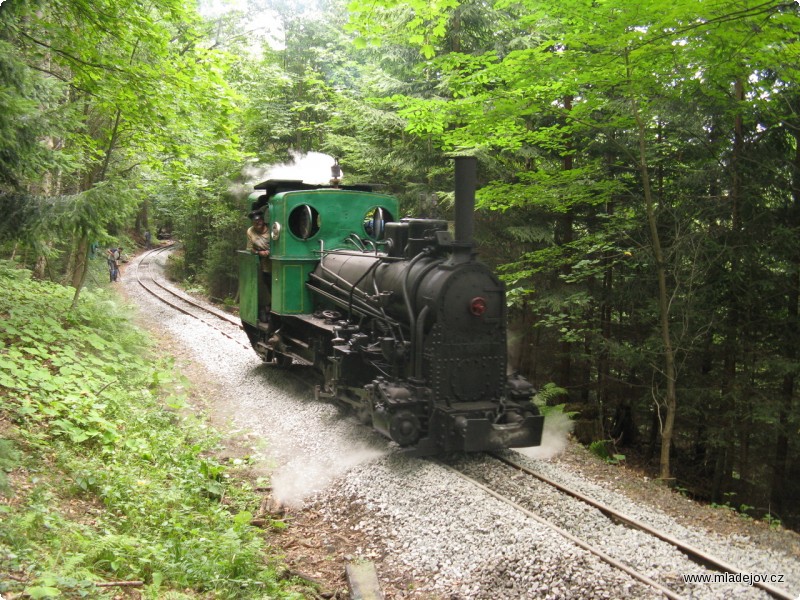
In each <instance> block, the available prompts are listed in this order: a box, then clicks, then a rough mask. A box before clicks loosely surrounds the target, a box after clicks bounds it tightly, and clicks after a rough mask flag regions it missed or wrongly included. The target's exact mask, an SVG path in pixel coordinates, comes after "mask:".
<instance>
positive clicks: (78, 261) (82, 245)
mask: <svg viewBox="0 0 800 600" xmlns="http://www.w3.org/2000/svg"><path fill="white" fill-rule="evenodd" d="M88 273H89V239H88V238H87V237H86V236H85V235H84V236H82V237H81V239H80V240H78V243H77V245H76V248H75V266H74V269H73V271H72V287H74V288H75V295H74V296H72V305H71V306H70V310H73V309H74V308H75V307H76V306H77V305H78V299H79V298H80V295H81V290H82V289H83V284H84V283H86V275H87V274H88Z"/></svg>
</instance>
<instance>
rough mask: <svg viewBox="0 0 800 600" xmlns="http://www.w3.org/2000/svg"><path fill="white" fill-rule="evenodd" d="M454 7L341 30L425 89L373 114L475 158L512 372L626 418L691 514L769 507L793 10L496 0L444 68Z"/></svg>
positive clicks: (787, 296)
mask: <svg viewBox="0 0 800 600" xmlns="http://www.w3.org/2000/svg"><path fill="white" fill-rule="evenodd" d="M469 5H470V3H468V2H467V3H463V4H462V3H458V5H457V6H456V4H455V3H450V4H448V3H443V4H436V3H435V4H430V5H428V6H427V7H418V6H410V7H409V6H407V7H406V8H407V11H408V12H407V13H405V14H406V15H407V17H406V18H405V20H403V19H399V18H398V14H399V11H401V7H400V6H399V4H398V3H394V2H391V1H389V2H378V3H374V2H369V3H366V2H365V3H359V2H356V3H354V4H353V5H351V6H352V8H353V15H354V23H353V28H354V29H355V30H356V31H358V32H359V33H360V35H361V36H362V38H363V40H364V42H365V45H367V44H368V43H373V42H377V41H379V40H387V42H388V43H389V44H396V43H398V39H400V38H404V39H405V41H406V44H407V45H408V46H409V47H412V48H416V49H417V50H418V51H419V52H420V54H421V56H422V57H423V58H424V59H426V60H425V61H423V62H420V66H419V67H418V68H419V69H420V72H424V71H425V70H430V71H432V72H435V73H436V74H437V77H438V78H439V80H440V81H441V85H439V86H438V87H437V89H436V92H435V93H413V92H411V93H409V92H406V93H404V94H403V95H396V96H395V97H394V101H395V103H396V105H397V106H398V114H399V115H400V116H401V117H403V118H404V119H406V120H407V122H408V131H409V132H411V133H413V134H415V135H418V136H420V137H425V138H427V139H432V140H433V142H434V143H435V144H436V145H437V146H438V147H439V148H441V149H442V150H445V151H452V150H458V149H459V148H471V149H474V151H475V152H476V153H477V154H478V155H479V156H480V157H481V161H482V164H483V165H484V168H485V171H486V175H485V176H486V178H487V180H488V185H485V186H484V187H483V189H482V190H481V192H480V193H479V205H480V206H482V207H484V208H485V209H488V210H490V211H496V212H499V213H502V215H503V218H502V219H494V218H490V219H488V223H489V225H490V226H491V227H492V228H493V229H492V230H493V231H494V232H496V234H499V233H500V232H502V235H495V236H494V237H495V238H497V237H502V238H505V239H506V240H509V242H510V243H508V244H507V247H506V248H505V250H504V252H505V254H501V255H496V256H495V257H494V258H495V259H498V260H500V261H502V262H505V263H506V266H505V267H503V272H504V273H505V278H506V280H507V282H508V283H509V286H510V294H509V296H510V299H511V301H512V302H513V303H514V304H515V306H517V307H519V309H520V310H519V311H518V312H517V315H518V319H519V321H520V323H521V324H522V325H523V326H524V327H525V328H526V330H525V331H524V333H525V336H524V337H523V338H522V340H521V346H522V350H521V351H520V353H519V356H520V357H521V358H522V359H524V360H523V362H522V363H521V366H523V367H525V370H527V372H528V373H529V374H531V375H532V376H533V377H534V378H535V379H537V380H541V381H551V380H555V381H556V382H557V383H558V384H559V385H561V386H563V387H565V388H567V389H568V390H570V393H571V396H572V398H573V399H574V400H580V401H582V402H583V404H584V412H586V413H587V414H599V415H600V418H601V419H602V420H603V422H604V423H605V424H606V427H607V430H609V431H610V432H611V433H613V434H614V435H615V436H617V435H622V433H623V432H626V431H627V433H628V435H629V436H633V435H634V434H635V432H636V431H637V428H636V427H631V426H630V421H631V418H634V419H635V421H636V422H637V423H639V424H642V417H645V423H644V425H646V427H640V428H639V431H644V432H647V431H648V430H649V432H650V436H651V437H650V440H649V443H650V446H651V447H653V445H654V444H655V442H656V440H657V439H659V440H660V443H661V458H660V462H661V475H662V476H663V477H665V478H667V477H670V476H672V474H673V470H674V467H673V464H672V462H671V460H672V458H673V457H675V456H677V457H678V464H679V467H678V472H679V474H680V476H681V477H688V478H691V480H692V481H693V482H694V483H695V485H697V486H698V491H699V492H700V493H701V494H703V495H707V496H712V497H719V495H720V493H721V491H722V490H723V489H725V490H731V489H736V490H737V491H740V492H741V493H748V494H753V495H754V496H755V497H757V504H758V506H760V507H761V508H762V509H763V510H766V509H767V507H768V506H772V507H773V508H774V507H775V506H776V505H780V506H782V508H783V510H788V507H787V504H786V500H787V499H788V498H789V497H790V494H789V491H788V487H787V486H786V485H784V484H778V479H783V480H785V474H787V473H789V472H795V471H796V470H797V468H798V466H797V457H798V453H799V452H800V449H798V448H797V447H796V446H795V445H794V444H793V442H791V436H792V435H796V433H797V430H798V399H797V382H796V377H797V370H798V363H797V354H796V351H795V350H793V349H792V348H793V347H796V345H797V342H798V338H797V332H798V329H797V302H798V296H797V291H796V289H797V286H796V281H797V273H798V264H797V260H796V257H797V244H796V240H797V239H798V238H797V234H798V229H797V227H798V221H797V218H796V214H797V213H796V206H797V198H798V194H797V173H798V171H797V169H798V165H800V163H798V161H797V156H798V154H797V147H798V146H797V134H796V129H795V126H796V121H797V103H796V101H795V99H796V97H797V85H798V77H797V75H798V73H797V65H798V64H799V63H798V61H797V57H798V49H799V46H798V38H797V31H800V20H799V17H800V15H799V14H798V11H799V10H800V9H799V8H798V6H797V4H796V3H785V2H778V1H766V2H759V3H754V4H752V5H746V6H743V5H741V4H740V3H737V2H728V1H725V0H720V1H706V2H700V3H698V2H682V1H679V2H672V3H669V4H664V3H649V4H641V3H634V2H630V1H626V0H612V1H609V2H602V3H585V2H578V1H576V2H570V1H568V2H557V3H556V2H544V3H543V2H539V1H536V2H525V1H522V2H510V1H508V2H506V1H501V2H496V3H494V5H493V7H492V8H491V9H489V8H487V9H486V12H488V11H490V10H491V11H496V12H497V13H500V14H503V15H504V16H505V18H504V19H496V22H498V23H503V27H500V28H498V29H497V31H496V39H495V41H494V42H493V44H492V45H491V46H490V45H489V44H485V43H484V44H483V45H480V44H478V45H476V46H474V47H469V48H468V49H466V51H464V50H462V51H457V52H454V51H453V50H454V48H455V47H456V46H454V45H453V44H452V43H450V42H448V40H447V38H448V35H451V36H452V35H453V33H454V32H462V31H463V21H462V18H461V10H462V9H463V8H464V7H465V6H469ZM408 15H410V17H409V16H408ZM442 24H446V26H445V27H441V25H442ZM790 239H791V240H794V243H792V242H789V240H790ZM514 242H516V243H514ZM787 243H788V245H787ZM790 246H791V248H792V249H791V250H789V247H790ZM494 248H495V250H502V248H503V246H499V247H498V246H495V247H494ZM767 299H772V301H769V300H767ZM790 340H791V341H790ZM778 365H780V366H778ZM587 403H589V404H594V405H596V407H594V408H591V409H589V408H588V407H586V404H587ZM598 409H599V410H598ZM615 421H616V422H615ZM626 422H627V423H628V425H626ZM673 423H674V427H673ZM732 432H735V433H734V434H733V435H732ZM776 432H777V434H778V438H779V440H778V442H777V444H776V443H775V433H776ZM587 441H590V440H587ZM628 441H630V440H628ZM672 444H677V448H674V447H671V445H672ZM792 469H794V470H795V471H792ZM771 473H772V474H771ZM775 473H782V474H783V476H782V477H778V476H776V475H774V474H775ZM703 481H711V482H713V483H712V484H711V485H709V486H708V487H706V486H704V485H703V484H701V482H703ZM755 482H758V483H755ZM759 486H760V491H756V490H755V489H754V488H758V487H759ZM770 487H772V494H770ZM776 488H780V489H779V490H777V493H776ZM759 494H760V495H759ZM779 497H780V498H783V500H779V499H778V498H779ZM752 499H753V498H752V497H751V501H750V502H748V503H749V504H756V502H752Z"/></svg>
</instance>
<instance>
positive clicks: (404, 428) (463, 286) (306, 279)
mask: <svg viewBox="0 0 800 600" xmlns="http://www.w3.org/2000/svg"><path fill="white" fill-rule="evenodd" d="M332 171H333V173H334V178H333V179H332V180H331V185H330V186H319V185H310V184H306V183H303V182H301V181H287V180H268V181H265V182H263V183H261V184H259V185H257V186H255V190H256V192H255V193H254V194H252V195H251V198H250V200H251V206H250V208H251V211H263V212H264V213H265V220H267V223H268V226H269V231H270V236H271V251H270V253H271V262H272V271H271V282H270V283H271V290H269V289H268V287H269V285H268V284H267V282H265V281H264V280H263V278H262V273H261V266H260V264H259V257H258V256H255V255H253V254H250V253H247V252H241V253H240V262H239V266H240V272H239V286H240V289H239V297H240V315H241V319H242V325H243V328H244V330H245V332H246V333H247V335H248V337H249V339H250V342H251V344H252V346H253V348H254V349H255V351H256V352H257V353H258V355H259V356H261V357H262V359H263V360H265V361H267V362H269V363H272V364H276V365H279V366H288V365H291V364H293V363H294V364H305V365H313V367H314V369H315V370H316V372H317V373H318V374H319V376H320V379H319V380H320V383H319V385H317V386H316V387H315V392H314V394H315V398H317V399H336V400H338V401H340V402H343V403H345V404H346V405H349V406H351V407H352V408H353V409H355V411H356V412H357V414H358V415H359V417H360V418H361V419H362V421H363V422H364V423H365V424H371V425H372V427H373V428H374V429H375V430H377V431H378V432H380V433H381V434H383V435H384V436H386V437H388V438H390V439H391V440H393V441H394V442H396V443H397V444H398V445H399V446H401V447H402V448H403V450H404V451H405V452H406V453H408V454H411V455H415V456H427V455H435V454H442V453H449V452H475V451H484V450H496V449H502V448H509V447H527V446H536V445H538V444H540V442H541V436H542V427H543V423H544V417H542V416H541V415H539V413H538V411H537V409H536V407H535V406H534V405H533V404H532V403H531V402H530V398H531V396H532V394H533V387H532V385H531V384H530V382H528V381H527V380H525V379H524V378H522V377H520V376H517V375H512V376H508V375H507V372H506V368H507V349H506V303H505V288H504V285H503V284H502V282H500V281H499V280H498V279H497V277H495V276H494V274H493V273H492V272H491V271H490V270H489V269H488V268H487V267H486V266H485V265H483V264H482V263H480V262H478V261H477V260H476V258H475V251H474V243H473V241H472V231H473V211H474V204H475V188H476V160H475V159H474V158H471V157H460V158H456V159H455V175H456V190H455V191H456V194H455V195H456V216H455V231H454V235H451V233H450V232H449V231H448V223H447V221H445V220H437V219H414V218H403V219H400V220H396V219H395V217H396V216H397V215H398V214H399V204H398V201H397V199H396V198H394V197H392V196H389V195H385V194H381V193H376V192H375V191H374V190H373V188H372V186H367V185H339V179H338V174H339V173H340V171H339V170H338V165H334V168H333V169H332ZM267 304H269V305H268V306H267Z"/></svg>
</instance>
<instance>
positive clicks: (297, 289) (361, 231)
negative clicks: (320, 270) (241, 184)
mask: <svg viewBox="0 0 800 600" xmlns="http://www.w3.org/2000/svg"><path fill="white" fill-rule="evenodd" d="M255 189H256V190H259V191H257V192H256V193H254V194H251V197H250V203H251V209H252V210H254V211H257V210H263V209H265V208H266V210H265V217H266V219H267V225H268V227H269V231H270V238H271V241H270V255H271V259H272V275H271V283H272V290H271V307H270V310H271V312H272V313H274V314H275V315H281V316H283V315H309V314H311V313H313V312H314V311H315V310H316V309H317V308H318V307H315V306H314V301H313V298H312V295H311V292H310V291H309V289H308V288H307V286H306V282H307V281H308V279H309V274H310V273H311V272H313V271H314V269H315V268H316V266H317V264H318V263H319V260H320V257H321V256H322V253H323V252H325V251H329V250H341V249H348V248H349V249H351V250H354V251H358V252H361V251H363V250H364V249H365V248H371V249H374V250H375V251H376V252H378V251H381V250H382V246H383V243H382V238H383V233H384V226H385V224H386V223H387V222H391V221H394V220H395V217H396V215H397V214H398V212H399V203H398V200H397V199H396V198H394V197H392V196H388V195H385V194H376V193H374V192H372V191H371V187H370V186H366V185H363V186H343V187H323V186H316V185H311V184H306V183H303V182H301V181H287V180H268V181H265V182H263V183H261V184H258V185H257V186H255ZM260 281H261V278H260V267H259V261H258V257H257V256H255V255H251V254H249V253H247V252H242V253H241V256H240V262H239V297H240V302H241V304H240V312H241V318H242V320H243V321H244V322H246V323H249V324H250V325H252V326H254V327H257V326H258V321H259V320H261V321H264V320H265V319H263V318H261V319H259V316H261V317H263V316H264V315H263V312H262V314H261V315H259V310H261V309H263V308H264V306H265V300H264V299H265V298H266V297H267V295H266V289H265V286H263V285H261V283H260Z"/></svg>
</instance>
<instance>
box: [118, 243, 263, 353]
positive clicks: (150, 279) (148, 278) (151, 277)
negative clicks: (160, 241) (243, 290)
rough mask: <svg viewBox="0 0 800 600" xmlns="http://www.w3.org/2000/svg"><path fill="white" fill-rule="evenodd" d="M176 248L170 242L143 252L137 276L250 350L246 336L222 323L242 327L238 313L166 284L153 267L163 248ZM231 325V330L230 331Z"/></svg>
mask: <svg viewBox="0 0 800 600" xmlns="http://www.w3.org/2000/svg"><path fill="white" fill-rule="evenodd" d="M174 248H175V244H170V245H168V246H161V247H159V248H154V249H152V250H148V251H147V252H145V253H144V254H142V255H141V256H140V257H139V259H138V260H137V261H136V263H135V264H134V265H133V266H134V268H135V277H136V282H137V283H138V284H139V285H140V286H141V287H142V288H143V289H144V290H145V291H147V293H149V294H150V295H152V296H154V297H155V298H157V299H158V300H160V301H161V302H163V303H164V304H167V305H169V306H171V307H172V308H174V309H175V310H177V311H179V312H181V313H183V314H185V315H188V316H190V317H192V318H194V319H197V320H199V321H202V322H203V323H205V324H206V325H208V326H209V327H211V328H212V329H215V330H216V331H218V332H219V333H221V334H222V335H224V336H225V337H227V338H229V339H232V340H233V341H235V342H236V343H237V344H240V345H241V346H243V347H244V348H247V349H248V350H250V349H251V348H250V345H249V344H248V343H245V341H243V340H242V338H243V336H236V335H232V334H231V333H230V327H229V326H228V325H226V326H225V327H220V326H219V325H218V322H219V321H224V322H225V323H227V324H229V325H232V326H233V327H235V328H236V329H238V330H240V331H241V329H242V325H241V322H240V321H239V319H237V318H236V317H232V316H231V315H229V314H226V313H224V312H222V311H220V310H217V309H215V308H213V307H209V306H206V305H203V304H200V303H199V302H197V301H196V300H195V299H194V298H192V297H190V296H188V295H187V294H185V293H183V292H181V291H180V290H178V289H176V288H174V287H172V286H169V285H165V284H164V283H162V281H163V280H161V281H159V279H157V275H158V274H157V271H156V270H155V269H153V268H152V265H153V263H154V262H155V260H156V259H157V258H159V257H160V255H161V254H162V253H163V252H166V251H172V250H174ZM208 315H211V316H213V317H215V319H216V322H215V321H214V320H208V319H207V318H206V317H207V316H208ZM226 329H227V331H226Z"/></svg>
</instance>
